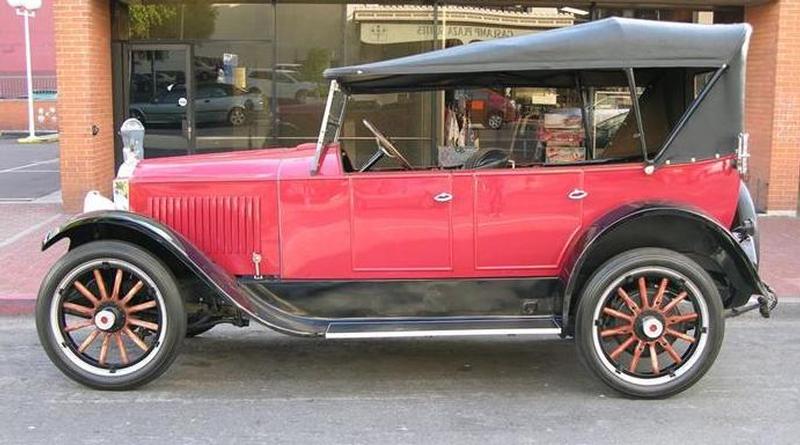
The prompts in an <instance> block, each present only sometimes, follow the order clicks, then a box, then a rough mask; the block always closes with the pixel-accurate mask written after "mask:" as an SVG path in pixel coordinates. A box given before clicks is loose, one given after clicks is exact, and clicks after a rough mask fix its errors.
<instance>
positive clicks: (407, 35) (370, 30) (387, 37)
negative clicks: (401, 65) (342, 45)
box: [361, 23, 537, 45]
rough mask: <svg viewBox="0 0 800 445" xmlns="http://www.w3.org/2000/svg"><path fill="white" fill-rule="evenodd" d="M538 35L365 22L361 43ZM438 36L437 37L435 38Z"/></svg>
mask: <svg viewBox="0 0 800 445" xmlns="http://www.w3.org/2000/svg"><path fill="white" fill-rule="evenodd" d="M534 32H537V30H535V29H530V28H509V27H500V26H482V25H439V26H434V25H433V24H423V23H419V24H414V23H362V24H361V41H362V42H363V43H369V44H373V45H386V44H392V43H409V42H422V41H430V40H433V39H436V40H441V39H454V40H460V41H461V43H470V42H474V41H480V40H491V39H499V38H502V37H514V36H519V35H523V34H531V33H534ZM434 33H435V34H436V35H435V36H434Z"/></svg>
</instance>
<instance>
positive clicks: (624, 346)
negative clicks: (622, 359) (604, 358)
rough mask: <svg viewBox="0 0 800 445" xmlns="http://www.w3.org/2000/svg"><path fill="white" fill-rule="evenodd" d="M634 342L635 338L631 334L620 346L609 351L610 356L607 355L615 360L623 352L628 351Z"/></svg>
mask: <svg viewBox="0 0 800 445" xmlns="http://www.w3.org/2000/svg"><path fill="white" fill-rule="evenodd" d="M635 341H636V336H635V335H633V334H631V336H630V337H628V339H627V340H625V341H624V342H622V344H621V345H619V346H617V349H614V350H613V351H611V354H609V357H611V358H612V359H614V360H616V359H617V357H619V355H620V354H622V352H623V351H625V350H626V349H628V348H629V347H630V345H632V344H633V342H635Z"/></svg>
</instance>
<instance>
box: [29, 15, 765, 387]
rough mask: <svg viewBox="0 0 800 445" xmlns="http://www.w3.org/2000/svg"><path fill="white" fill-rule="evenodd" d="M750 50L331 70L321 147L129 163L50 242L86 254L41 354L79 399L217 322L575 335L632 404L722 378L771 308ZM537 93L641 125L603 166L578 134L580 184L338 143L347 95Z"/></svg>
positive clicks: (575, 50) (735, 44)
mask: <svg viewBox="0 0 800 445" xmlns="http://www.w3.org/2000/svg"><path fill="white" fill-rule="evenodd" d="M749 35H750V28H749V27H748V26H747V25H736V24H734V25H694V24H676V23H658V22H648V21H637V20H626V19H606V20H601V21H596V22H591V23H587V24H582V25H578V26H574V27H571V28H567V29H560V30H554V31H548V32H543V33H539V34H534V35H526V36H520V37H513V38H508V39H502V40H494V41H487V42H482V43H475V44H470V45H466V46H462V47H455V48H448V49H444V50H439V51H433V52H430V53H425V54H420V55H415V56H409V57H405V58H400V59H395V60H389V61H383V62H377V63H373V64H367V65H360V66H354V67H344V68H335V69H329V70H328V71H326V76H327V77H328V78H329V79H330V80H331V87H330V91H329V95H328V103H327V108H326V111H325V116H324V119H323V122H322V127H321V130H320V136H319V140H318V141H317V143H316V144H314V143H308V144H302V145H299V146H297V147H295V148H286V149H268V150H255V151H246V152H231V153H221V154H206V155H199V156H188V157H176V158H162V159H146V160H140V159H139V157H140V156H138V155H137V153H138V152H139V150H140V148H141V147H139V146H136V143H135V142H134V143H129V144H128V147H126V150H125V153H126V160H125V162H124V163H123V165H122V167H121V168H120V173H119V175H118V177H117V179H116V180H115V184H114V202H112V201H110V200H106V199H104V198H101V197H99V196H98V195H97V194H90V196H88V197H87V209H86V210H93V211H89V212H87V213H85V214H82V215H79V216H77V217H75V218H74V219H72V220H70V221H68V222H67V223H65V224H64V225H63V226H61V227H60V228H58V229H56V230H54V231H52V232H51V233H50V234H49V235H48V236H47V237H46V239H45V240H44V242H43V249H47V248H49V247H50V246H52V245H53V244H54V243H56V242H58V241H59V240H62V239H65V238H67V239H69V240H70V243H69V251H68V253H66V254H65V255H64V256H63V257H62V258H61V259H60V260H59V261H58V262H57V263H56V264H55V265H54V266H53V268H52V270H51V271H50V272H49V273H48V274H47V276H46V277H44V280H43V283H42V287H41V290H40V293H39V297H38V303H37V318H36V320H37V326H38V331H39V335H40V338H41V342H42V345H43V346H44V349H45V350H46V352H47V353H48V355H49V356H50V358H51V359H52V361H53V363H55V365H56V366H57V367H58V368H59V369H61V370H62V371H63V372H64V373H65V374H66V375H67V376H69V377H70V378H72V379H74V380H76V381H78V382H81V383H83V384H86V385H89V386H91V387H94V388H101V389H126V388H133V387H136V386H138V385H141V384H143V383H145V382H148V381H150V380H152V379H154V378H155V377H157V376H158V375H160V374H161V373H162V372H164V370H165V369H166V368H167V367H168V366H169V365H170V363H171V362H172V361H173V359H174V358H175V356H176V354H177V353H178V349H179V346H180V344H181V341H182V339H183V338H184V337H185V336H187V335H190V336H191V335H198V334H200V333H202V332H204V331H206V330H208V329H210V328H212V327H213V326H214V325H216V324H218V323H232V324H235V325H238V326H244V325H246V324H247V323H248V321H249V320H255V321H257V322H259V323H262V324H264V325H266V326H268V327H270V328H273V329H275V330H277V331H279V332H282V333H285V334H291V335H297V336H304V337H312V338H325V339H353V338H381V337H417V336H419V337H430V336H472V335H481V336H486V335H527V334H545V335H560V336H562V337H574V338H575V339H576V344H577V346H578V348H577V349H578V351H579V355H580V357H581V358H582V359H583V361H584V362H585V363H586V365H587V366H588V368H590V369H591V370H592V371H593V372H594V373H596V374H597V376H598V377H599V378H600V379H602V380H603V381H604V382H605V383H607V384H609V385H610V386H612V387H613V388H615V389H617V390H619V391H621V392H623V393H626V394H630V395H634V396H639V397H659V396H665V395H670V394H674V393H677V392H679V391H682V390H684V389H686V388H687V387H689V386H690V385H692V384H693V383H695V382H696V381H697V380H698V379H699V378H700V377H701V376H702V375H703V374H704V373H705V372H706V371H707V370H708V369H709V367H710V366H711V364H712V362H713V361H714V359H715V357H716V355H717V352H718V351H719V349H720V346H721V344H722V338H723V332H724V327H725V321H724V320H725V317H726V316H730V315H736V314H739V313H741V312H744V311H748V310H751V309H760V311H761V313H762V314H763V315H764V316H768V315H769V312H770V310H772V309H773V308H774V307H775V305H776V303H777V300H776V299H775V297H774V295H773V293H772V292H771V290H770V289H769V287H768V286H767V285H765V284H764V283H763V282H762V281H761V280H760V279H759V277H758V273H757V264H758V256H757V255H758V236H757V230H756V213H755V210H754V206H753V202H752V200H751V198H750V195H749V193H748V191H747V188H746V187H745V185H744V183H743V180H742V175H743V173H744V172H745V171H746V165H747V137H746V134H745V133H744V129H743V119H742V117H743V111H742V110H743V100H744V93H743V78H744V77H743V76H744V71H745V54H746V48H747V42H748V38H749ZM522 86H524V87H542V88H574V89H575V90H574V91H577V94H570V95H564V97H571V98H574V99H573V100H580V101H585V100H588V97H589V95H587V94H584V92H585V90H586V89H590V88H591V89H594V90H595V91H596V90H598V89H614V91H616V92H617V93H615V94H617V95H619V92H620V91H623V92H627V93H625V94H629V95H630V100H629V101H628V102H629V103H630V104H631V105H630V106H631V108H630V110H629V111H628V114H627V117H626V118H625V119H619V120H620V121H621V125H620V127H619V129H616V130H615V132H614V135H613V138H612V137H607V138H606V139H613V141H612V142H609V144H608V145H607V146H606V147H604V149H603V150H602V151H600V150H596V149H595V148H596V147H595V146H591V147H592V149H591V150H590V149H588V147H589V144H591V143H592V136H593V133H596V132H593V131H592V128H590V124H589V122H590V121H591V120H592V119H588V118H585V119H583V123H584V129H585V130H586V132H585V135H584V136H585V137H584V136H582V137H580V138H579V140H580V141H582V143H584V144H587V147H586V148H587V149H586V151H585V152H586V157H585V159H580V160H578V161H576V162H567V163H564V162H548V161H547V160H543V161H531V162H527V163H525V162H518V161H515V160H514V159H511V158H510V155H509V153H508V152H507V151H504V150H503V149H498V148H488V147H484V148H482V149H480V150H478V151H477V152H476V153H475V155H473V157H472V158H471V159H468V160H467V161H466V162H465V163H464V165H463V166H461V168H440V167H438V166H428V167H424V168H420V167H415V166H413V165H412V164H411V163H410V162H409V161H408V160H407V158H406V156H405V155H404V150H403V149H402V144H400V145H401V146H400V147H398V146H396V145H395V144H394V143H393V142H392V141H391V140H390V139H389V138H388V137H386V136H384V134H383V132H382V131H383V130H386V131H387V133H391V128H386V129H378V128H376V127H375V126H374V125H373V124H372V123H370V122H369V120H364V121H363V125H364V126H366V128H368V129H369V131H371V132H372V133H373V134H374V136H375V140H376V142H377V147H376V149H375V153H374V156H372V157H371V158H370V159H369V160H368V161H366V162H364V163H363V164H362V165H359V166H355V165H353V162H352V160H351V158H350V157H348V156H347V154H346V152H345V151H343V150H342V149H341V146H340V144H339V141H338V138H339V133H340V128H341V125H342V122H343V120H344V119H345V109H346V104H347V101H348V98H349V97H350V96H351V95H353V94H376V93H381V94H387V93H392V92H409V91H431V90H447V89H452V88H461V87H473V88H489V87H492V88H495V87H496V88H505V87H522ZM580 108H581V110H582V111H581V113H583V114H584V117H586V116H588V115H590V114H591V113H592V110H593V108H592V106H591V104H587V103H582V104H580ZM572 109H573V110H574V108H572ZM615 110H616V109H615ZM614 113H618V111H614ZM615 115H616V114H615ZM359 124H360V123H359ZM578 128H580V127H578ZM579 131H580V130H579ZM131 145H133V146H131ZM549 148H552V147H549ZM381 160H382V162H378V161H381ZM387 160H392V161H394V162H395V165H394V166H393V167H386V165H387ZM98 209H99V210H98ZM732 346H733V345H732Z"/></svg>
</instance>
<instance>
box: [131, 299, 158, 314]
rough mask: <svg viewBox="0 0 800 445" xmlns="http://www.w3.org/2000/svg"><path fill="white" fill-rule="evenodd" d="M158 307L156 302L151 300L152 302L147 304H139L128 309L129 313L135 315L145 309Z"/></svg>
mask: <svg viewBox="0 0 800 445" xmlns="http://www.w3.org/2000/svg"><path fill="white" fill-rule="evenodd" d="M156 305H157V303H156V300H150V301H148V302H146V303H142V304H137V305H136V306H131V307H129V308H128V313H129V314H135V313H137V312H141V311H143V310H145V309H150V308H154V307H156Z"/></svg>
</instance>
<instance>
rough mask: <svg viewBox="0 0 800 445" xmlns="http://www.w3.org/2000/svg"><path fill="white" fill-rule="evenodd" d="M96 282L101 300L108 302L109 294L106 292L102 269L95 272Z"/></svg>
mask: <svg viewBox="0 0 800 445" xmlns="http://www.w3.org/2000/svg"><path fill="white" fill-rule="evenodd" d="M93 273H94V280H95V281H96V282H97V289H99V290H100V300H108V292H107V291H106V282H105V280H103V274H101V273H100V269H95V270H94V272H93Z"/></svg>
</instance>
